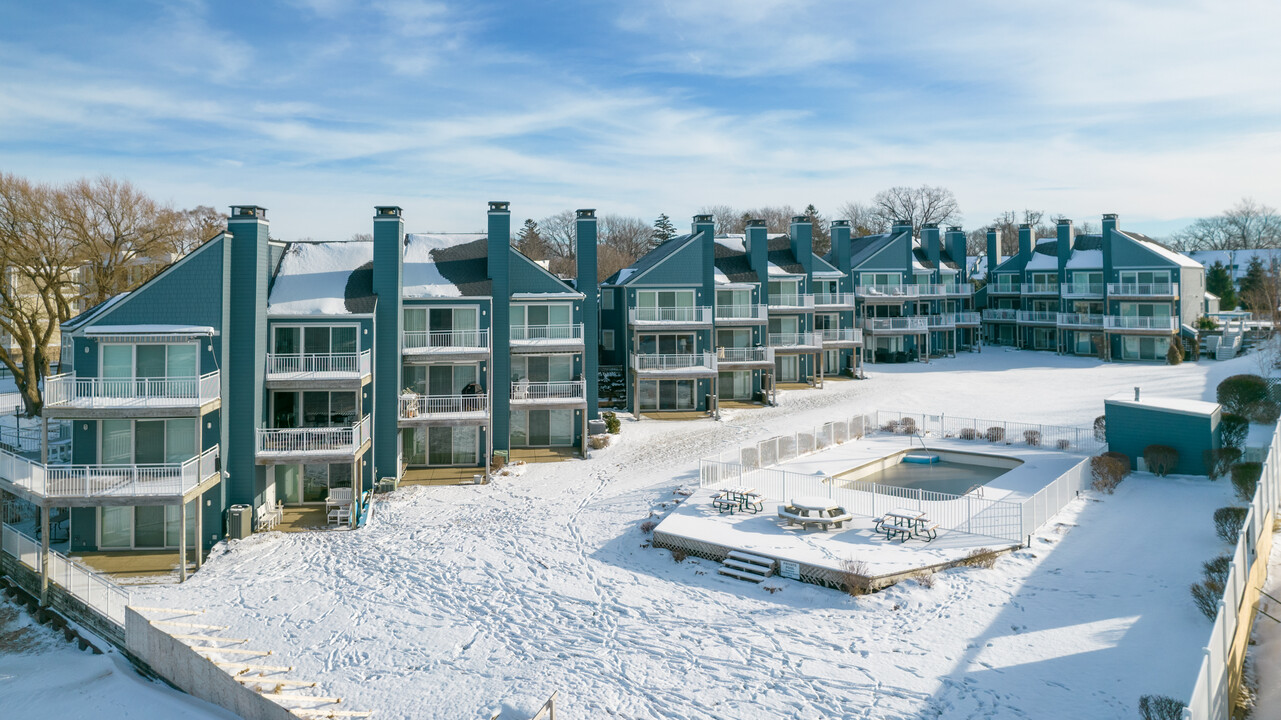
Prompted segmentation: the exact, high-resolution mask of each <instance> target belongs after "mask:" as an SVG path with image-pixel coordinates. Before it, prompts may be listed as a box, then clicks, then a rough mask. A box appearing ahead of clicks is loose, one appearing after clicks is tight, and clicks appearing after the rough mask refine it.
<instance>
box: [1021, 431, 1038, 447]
mask: <svg viewBox="0 0 1281 720" xmlns="http://www.w3.org/2000/svg"><path fill="white" fill-rule="evenodd" d="M1023 442H1025V443H1027V444H1028V445H1031V446H1033V447H1036V446H1038V445H1040V444H1041V431H1040V430H1024V431H1023Z"/></svg>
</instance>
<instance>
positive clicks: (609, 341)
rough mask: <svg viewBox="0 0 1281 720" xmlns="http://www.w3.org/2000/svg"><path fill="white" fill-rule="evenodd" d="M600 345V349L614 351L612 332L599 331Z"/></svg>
mask: <svg viewBox="0 0 1281 720" xmlns="http://www.w3.org/2000/svg"><path fill="white" fill-rule="evenodd" d="M600 344H601V346H602V347H604V348H605V349H606V350H613V349H614V331H613V330H601V332H600Z"/></svg>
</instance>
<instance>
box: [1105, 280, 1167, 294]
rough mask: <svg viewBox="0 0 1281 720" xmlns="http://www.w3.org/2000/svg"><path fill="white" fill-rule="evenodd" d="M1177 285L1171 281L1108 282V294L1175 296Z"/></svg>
mask: <svg viewBox="0 0 1281 720" xmlns="http://www.w3.org/2000/svg"><path fill="white" fill-rule="evenodd" d="M1178 294H1179V287H1178V286H1177V285H1175V284H1173V283H1168V282H1166V283H1108V295H1118V296H1121V297H1177V296H1178Z"/></svg>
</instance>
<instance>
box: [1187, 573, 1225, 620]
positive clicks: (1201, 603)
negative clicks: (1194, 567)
mask: <svg viewBox="0 0 1281 720" xmlns="http://www.w3.org/2000/svg"><path fill="white" fill-rule="evenodd" d="M1189 590H1190V591H1191V592H1192V602H1193V603H1195V604H1196V608H1197V610H1200V611H1201V614H1203V615H1205V616H1206V617H1207V618H1209V619H1211V620H1213V619H1214V616H1215V615H1218V614H1219V600H1220V599H1222V598H1223V586H1222V585H1215V584H1214V582H1213V581H1210V580H1202V581H1201V582H1199V583H1192V587H1191V588H1189Z"/></svg>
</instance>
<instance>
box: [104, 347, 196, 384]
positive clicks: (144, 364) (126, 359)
mask: <svg viewBox="0 0 1281 720" xmlns="http://www.w3.org/2000/svg"><path fill="white" fill-rule="evenodd" d="M197 375H199V372H198V371H197V358H196V345H195V343H183V344H171V345H165V344H140V345H118V344H114V343H112V344H105V345H102V370H101V374H100V375H99V377H102V378H109V379H110V378H114V379H125V378H194V377H196V376H197Z"/></svg>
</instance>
